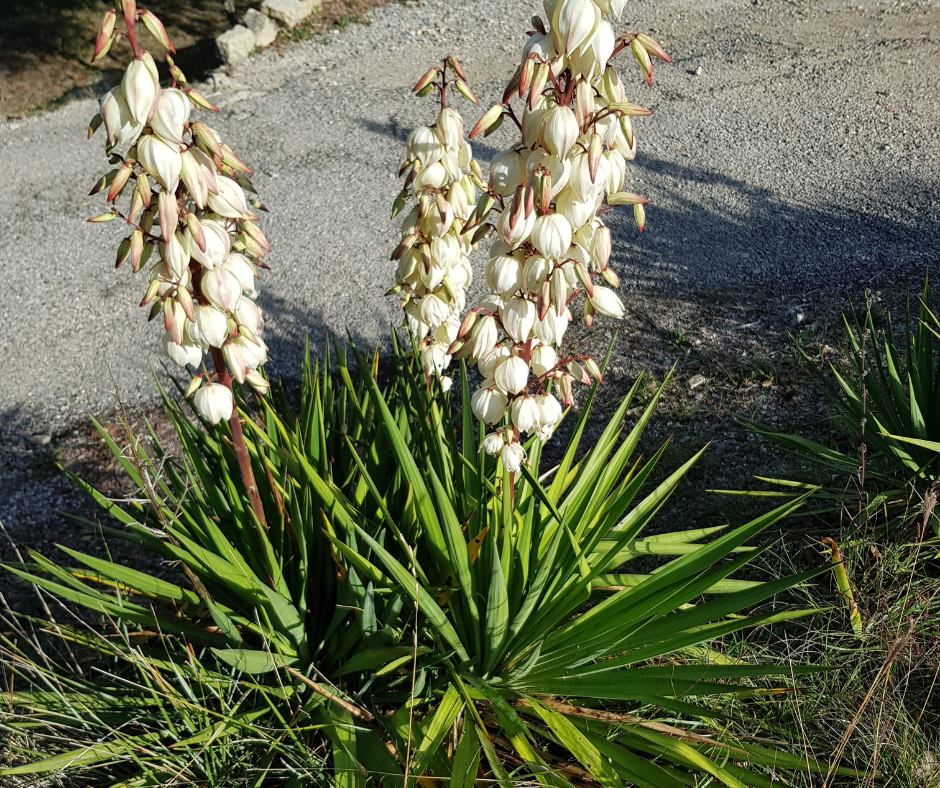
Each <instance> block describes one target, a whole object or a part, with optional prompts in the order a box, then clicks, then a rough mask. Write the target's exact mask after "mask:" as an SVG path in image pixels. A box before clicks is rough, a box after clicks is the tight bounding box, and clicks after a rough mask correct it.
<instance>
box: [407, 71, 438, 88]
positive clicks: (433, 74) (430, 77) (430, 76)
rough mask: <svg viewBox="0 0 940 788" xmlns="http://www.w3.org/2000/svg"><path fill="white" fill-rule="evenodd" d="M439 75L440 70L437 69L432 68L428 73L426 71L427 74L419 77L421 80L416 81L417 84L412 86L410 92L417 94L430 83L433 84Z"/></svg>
mask: <svg viewBox="0 0 940 788" xmlns="http://www.w3.org/2000/svg"><path fill="white" fill-rule="evenodd" d="M440 73H441V70H440V69H439V68H432V69H431V70H430V71H428V73H427V74H425V75H424V76H423V77H421V79H419V80H418V84H416V85H415V86H414V88H413V89H412V91H411V92H412V93H418V92H420V91H422V90H424V89H425V88H426V87H427V86H428V85H430V84H431V82H433V81H434V80H435V79H436V78H437V76H438V75H439V74H440Z"/></svg>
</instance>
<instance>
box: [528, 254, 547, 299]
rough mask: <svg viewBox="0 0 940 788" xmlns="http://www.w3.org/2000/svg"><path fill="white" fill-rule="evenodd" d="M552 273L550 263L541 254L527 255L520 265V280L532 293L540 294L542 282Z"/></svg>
mask: <svg viewBox="0 0 940 788" xmlns="http://www.w3.org/2000/svg"><path fill="white" fill-rule="evenodd" d="M551 273H552V264H551V263H550V262H549V261H548V260H546V259H545V258H544V257H542V256H541V255H532V256H531V257H527V258H526V261H525V264H524V265H523V266H522V281H523V284H524V285H525V289H526V290H528V291H529V292H530V293H532V294H533V295H536V296H537V295H540V294H541V292H542V283H543V282H544V281H545V280H546V279H548V277H549V276H550V275H551Z"/></svg>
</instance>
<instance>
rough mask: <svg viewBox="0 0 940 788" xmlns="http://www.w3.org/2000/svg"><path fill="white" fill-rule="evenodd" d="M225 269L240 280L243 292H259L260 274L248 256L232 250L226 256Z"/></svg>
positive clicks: (239, 283)
mask: <svg viewBox="0 0 940 788" xmlns="http://www.w3.org/2000/svg"><path fill="white" fill-rule="evenodd" d="M223 265H224V266H225V269H226V270H227V271H228V272H229V273H230V274H231V275H232V276H234V277H235V278H236V279H237V280H238V285H239V287H241V290H242V293H243V294H244V295H246V296H249V297H251V296H254V295H257V294H258V274H257V270H256V269H255V267H254V265H252V264H251V263H250V262H249V261H248V258H247V257H245V255H243V254H239V253H238V252H232V253H231V254H230V255H229V256H228V257H226V258H225V262H224V263H223Z"/></svg>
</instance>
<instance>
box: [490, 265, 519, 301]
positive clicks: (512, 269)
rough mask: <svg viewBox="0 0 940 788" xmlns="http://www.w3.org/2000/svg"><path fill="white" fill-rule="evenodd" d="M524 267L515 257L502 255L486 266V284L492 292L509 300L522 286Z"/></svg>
mask: <svg viewBox="0 0 940 788" xmlns="http://www.w3.org/2000/svg"><path fill="white" fill-rule="evenodd" d="M521 279H522V266H521V265H519V261H518V260H517V259H516V258H515V257H511V256H509V255H500V256H499V257H494V258H493V259H492V260H490V262H489V264H488V265H487V266H486V283H487V284H488V285H489V287H490V290H493V291H494V292H496V293H499V294H500V295H501V296H502V297H503V298H509V297H510V296H511V295H512V294H513V293H515V292H516V291H517V290H518V289H519V286H520V284H521Z"/></svg>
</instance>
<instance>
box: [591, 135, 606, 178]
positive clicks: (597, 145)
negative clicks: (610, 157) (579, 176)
mask: <svg viewBox="0 0 940 788" xmlns="http://www.w3.org/2000/svg"><path fill="white" fill-rule="evenodd" d="M603 154H604V141H603V140H602V139H601V135H600V134H597V133H594V134H592V135H591V142H590V145H589V146H588V168H589V171H590V173H591V182H592V183H594V182H596V181H597V166H598V164H600V161H601V156H603Z"/></svg>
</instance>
